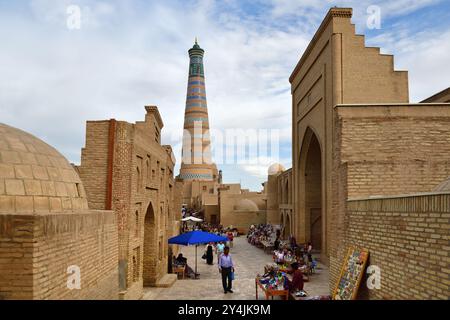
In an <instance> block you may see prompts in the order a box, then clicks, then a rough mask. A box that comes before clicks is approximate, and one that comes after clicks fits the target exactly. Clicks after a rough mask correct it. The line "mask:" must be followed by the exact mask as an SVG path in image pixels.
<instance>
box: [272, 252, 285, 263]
mask: <svg viewBox="0 0 450 320" xmlns="http://www.w3.org/2000/svg"><path fill="white" fill-rule="evenodd" d="M273 260H274V261H275V263H276V264H283V263H284V253H283V251H281V250H276V251H274V252H273Z"/></svg>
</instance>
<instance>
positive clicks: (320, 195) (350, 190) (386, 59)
mask: <svg viewBox="0 0 450 320" xmlns="http://www.w3.org/2000/svg"><path fill="white" fill-rule="evenodd" d="M351 16H352V10H351V9H347V8H332V9H330V11H329V12H328V14H327V15H326V17H325V19H324V20H323V22H322V24H321V25H320V27H319V29H318V30H317V32H316V34H315V35H314V37H313V39H312V40H311V42H310V44H309V46H308V47H307V49H306V50H305V52H304V53H303V55H302V57H301V59H300V61H299V63H298V64H297V66H296V67H295V69H294V71H293V73H292V75H291V77H290V79H289V80H290V82H291V88H292V131H293V159H292V160H293V168H292V181H293V183H292V187H293V190H292V194H293V210H294V216H293V217H294V219H293V230H294V234H295V235H296V236H297V240H298V241H299V242H305V241H312V242H313V247H315V248H316V249H319V250H320V251H321V259H322V261H323V262H325V263H327V264H329V266H330V291H331V290H332V289H333V288H334V286H335V284H336V281H337V279H338V276H339V272H340V268H341V265H342V260H343V257H344V254H345V252H346V250H347V247H348V246H349V245H357V246H360V247H365V248H367V249H369V251H370V264H373V265H377V266H379V267H380V268H381V272H382V287H381V289H379V290H367V288H366V290H364V288H363V289H362V292H361V296H363V297H366V298H370V299H372V298H385V299H400V298H408V299H410V298H425V299H426V298H438V299H448V298H449V297H450V268H449V265H450V256H449V254H450V241H449V239H450V235H449V226H450V194H449V192H448V190H446V189H445V188H441V189H436V188H437V186H438V185H442V183H443V181H444V180H446V179H447V178H448V177H449V176H450V160H449V159H450V143H449V142H450V104H449V103H445V101H448V100H446V99H447V98H446V93H445V91H444V92H443V93H440V94H438V95H436V96H434V98H433V97H431V98H430V100H428V99H427V100H425V101H427V102H428V103H420V104H411V103H409V98H408V95H409V93H408V78H407V72H405V71H396V70H394V68H393V57H392V56H391V55H384V54H380V52H379V48H370V47H366V46H365V44H364V36H362V35H357V34H355V26H354V25H353V24H352V23H351ZM317 223H319V224H318V225H317Z"/></svg>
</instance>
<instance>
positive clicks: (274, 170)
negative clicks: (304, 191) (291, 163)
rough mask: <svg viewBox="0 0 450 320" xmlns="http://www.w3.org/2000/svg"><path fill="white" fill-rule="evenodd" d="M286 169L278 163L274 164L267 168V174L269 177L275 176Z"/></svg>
mask: <svg viewBox="0 0 450 320" xmlns="http://www.w3.org/2000/svg"><path fill="white" fill-rule="evenodd" d="M285 170H286V169H285V168H284V167H283V166H282V165H281V164H279V163H274V164H272V165H271V166H270V167H269V169H268V170H267V174H268V175H269V176H272V175H276V174H279V173H281V172H283V171H285Z"/></svg>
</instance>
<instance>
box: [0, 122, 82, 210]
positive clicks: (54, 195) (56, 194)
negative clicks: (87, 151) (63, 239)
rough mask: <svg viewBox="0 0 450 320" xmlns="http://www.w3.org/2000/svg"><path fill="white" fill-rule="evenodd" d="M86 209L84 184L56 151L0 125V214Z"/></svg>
mask: <svg viewBox="0 0 450 320" xmlns="http://www.w3.org/2000/svg"><path fill="white" fill-rule="evenodd" d="M85 209H88V203H87V199H86V194H85V191H84V187H83V184H82V183H81V180H80V177H79V176H78V174H77V173H76V172H75V170H74V169H73V167H72V166H71V165H70V163H69V162H68V161H67V159H66V158H64V156H62V155H61V154H60V153H59V152H58V151H57V150H56V149H54V148H53V147H51V146H49V145H48V144H46V143H45V142H43V141H42V140H40V139H38V138H36V137H34V136H33V135H31V134H29V133H26V132H24V131H22V130H19V129H16V128H13V127H10V126H7V125H5V124H2V123H0V212H3V213H38V212H71V211H78V210H85Z"/></svg>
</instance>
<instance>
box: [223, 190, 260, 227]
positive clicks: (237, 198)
mask: <svg viewBox="0 0 450 320" xmlns="http://www.w3.org/2000/svg"><path fill="white" fill-rule="evenodd" d="M219 203H220V223H221V224H222V225H223V226H224V227H229V226H232V227H233V228H237V229H238V231H239V232H241V233H247V231H248V228H249V227H250V226H251V225H252V224H255V225H256V224H260V223H266V221H267V216H266V213H267V212H266V209H267V202H266V194H265V193H264V192H252V191H249V190H246V189H241V185H240V184H238V183H236V184H223V185H221V186H220V188H219Z"/></svg>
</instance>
